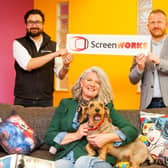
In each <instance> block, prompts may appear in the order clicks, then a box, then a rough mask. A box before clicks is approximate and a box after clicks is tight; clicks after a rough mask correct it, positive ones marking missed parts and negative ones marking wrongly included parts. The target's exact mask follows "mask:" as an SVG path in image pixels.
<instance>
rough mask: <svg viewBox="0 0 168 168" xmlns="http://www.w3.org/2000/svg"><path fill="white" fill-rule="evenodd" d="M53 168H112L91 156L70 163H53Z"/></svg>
mask: <svg viewBox="0 0 168 168" xmlns="http://www.w3.org/2000/svg"><path fill="white" fill-rule="evenodd" d="M55 168H113V167H112V166H111V165H110V164H109V163H107V162H105V161H102V160H100V159H98V158H97V157H92V156H81V157H80V158H78V159H77V160H76V162H75V163H72V161H70V160H65V159H60V160H56V161H55Z"/></svg>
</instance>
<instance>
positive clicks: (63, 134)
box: [54, 132, 67, 144]
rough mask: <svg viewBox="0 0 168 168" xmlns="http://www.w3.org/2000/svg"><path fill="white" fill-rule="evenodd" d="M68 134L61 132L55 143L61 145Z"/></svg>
mask: <svg viewBox="0 0 168 168" xmlns="http://www.w3.org/2000/svg"><path fill="white" fill-rule="evenodd" d="M66 134H67V132H60V133H58V134H57V136H56V137H55V138H54V142H56V143H57V144H61V142H62V140H63V139H64V137H65V136H66Z"/></svg>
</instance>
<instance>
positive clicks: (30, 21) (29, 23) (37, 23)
mask: <svg viewBox="0 0 168 168" xmlns="http://www.w3.org/2000/svg"><path fill="white" fill-rule="evenodd" d="M42 23H43V22H42V21H39V20H37V21H32V20H29V21H27V25H30V26H32V25H34V24H35V25H37V26H40V25H41V24H42Z"/></svg>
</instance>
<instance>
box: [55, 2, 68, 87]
mask: <svg viewBox="0 0 168 168" xmlns="http://www.w3.org/2000/svg"><path fill="white" fill-rule="evenodd" d="M56 18H57V19H56V20H57V26H56V27H57V31H56V37H57V49H58V48H65V47H66V34H67V33H68V2H60V3H58V4H57V16H56ZM55 83H56V87H55V88H56V90H68V74H67V75H66V77H65V78H64V79H63V80H60V79H58V78H56V82H55Z"/></svg>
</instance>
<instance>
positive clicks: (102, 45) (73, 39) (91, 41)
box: [66, 34, 151, 55]
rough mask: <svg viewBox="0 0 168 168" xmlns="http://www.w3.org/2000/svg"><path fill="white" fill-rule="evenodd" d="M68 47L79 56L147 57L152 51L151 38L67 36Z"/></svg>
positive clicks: (134, 36) (133, 36)
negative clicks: (142, 54)
mask: <svg viewBox="0 0 168 168" xmlns="http://www.w3.org/2000/svg"><path fill="white" fill-rule="evenodd" d="M66 47H67V49H68V51H69V52H71V53H77V54H101V55H104V54H105V55H137V54H140V53H144V54H146V55H147V53H148V52H149V51H150V50H151V36H150V35H97V34H96V35H90V34H67V46H66Z"/></svg>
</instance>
